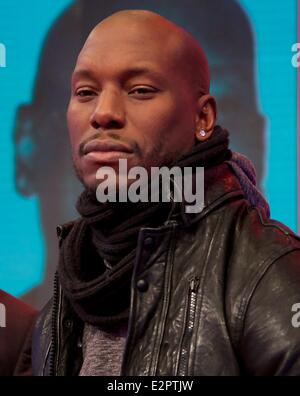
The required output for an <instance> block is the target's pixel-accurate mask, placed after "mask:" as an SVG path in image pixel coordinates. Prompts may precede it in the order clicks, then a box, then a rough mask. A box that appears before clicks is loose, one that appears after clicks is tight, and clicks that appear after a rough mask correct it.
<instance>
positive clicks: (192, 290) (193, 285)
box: [176, 277, 200, 376]
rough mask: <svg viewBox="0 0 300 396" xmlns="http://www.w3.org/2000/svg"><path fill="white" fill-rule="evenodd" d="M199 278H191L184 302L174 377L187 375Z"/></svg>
mask: <svg viewBox="0 0 300 396" xmlns="http://www.w3.org/2000/svg"><path fill="white" fill-rule="evenodd" d="M199 285H200V278H199V277H193V278H192V279H191V280H190V282H189V288H188V295H187V300H186V309H185V312H186V313H185V319H184V326H183V332H182V337H181V342H180V349H179V360H178V365H177V370H176V375H180V376H184V375H188V365H189V357H190V348H191V339H192V335H193V331H194V327H195V317H196V307H197V300H198V289H199Z"/></svg>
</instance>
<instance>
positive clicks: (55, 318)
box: [49, 273, 60, 377]
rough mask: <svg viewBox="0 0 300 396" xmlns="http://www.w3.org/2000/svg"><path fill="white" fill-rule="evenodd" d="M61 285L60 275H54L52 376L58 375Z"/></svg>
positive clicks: (50, 358) (50, 370)
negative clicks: (59, 283)
mask: <svg viewBox="0 0 300 396" xmlns="http://www.w3.org/2000/svg"><path fill="white" fill-rule="evenodd" d="M59 297H60V292H59V285H58V275H57V273H55V275H54V293H53V308H52V320H51V344H50V345H51V350H50V357H49V375H50V376H51V377H53V376H55V375H56V367H55V358H56V352H57V351H58V345H57V343H58V337H57V331H58V311H59Z"/></svg>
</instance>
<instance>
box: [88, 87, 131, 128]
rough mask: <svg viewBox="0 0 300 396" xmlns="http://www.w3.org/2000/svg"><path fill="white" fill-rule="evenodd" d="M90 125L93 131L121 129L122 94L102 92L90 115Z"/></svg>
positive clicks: (123, 117) (123, 121) (108, 91)
mask: <svg viewBox="0 0 300 396" xmlns="http://www.w3.org/2000/svg"><path fill="white" fill-rule="evenodd" d="M90 123H91V125H92V127H93V128H95V129H100V128H103V129H121V128H123V126H124V124H125V112H124V105H123V98H122V93H118V92H116V91H113V90H106V91H105V90H103V91H102V92H101V94H100V95H99V97H98V101H97V105H96V107H95V109H94V111H93V114H92V115H91V119H90Z"/></svg>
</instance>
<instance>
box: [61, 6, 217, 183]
mask: <svg viewBox="0 0 300 396" xmlns="http://www.w3.org/2000/svg"><path fill="white" fill-rule="evenodd" d="M208 92H209V73H208V64H207V60H206V56H205V54H204V52H203V51H202V49H201V48H200V47H199V45H198V44H197V43H196V41H195V40H194V39H193V38H192V37H191V36H190V35H189V34H188V33H186V32H185V31H184V30H183V29H181V28H179V27H178V26H176V25H175V24H173V23H171V22H170V21H168V20H167V19H165V18H163V17H161V16H159V15H157V14H154V13H152V12H149V11H123V12H118V13H116V14H113V15H112V16H110V17H109V18H107V19H105V20H104V21H102V22H101V23H100V24H99V25H97V26H96V27H95V28H94V29H93V31H92V33H91V34H90V35H89V37H88V39H87V41H86V43H85V45H84V47H83V49H82V51H81V53H80V55H79V57H78V60H77V64H76V67H75V70H74V73H73V76H72V93H71V99H70V104H69V108H68V126H69V132H70V137H71V145H72V153H73V160H74V164H75V168H76V170H77V174H78V176H79V178H80V180H82V181H83V183H84V185H85V186H88V187H89V188H95V183H96V178H95V175H96V172H97V169H98V168H99V166H102V165H104V166H105V165H109V166H111V164H114V165H115V166H116V163H117V162H116V160H117V159H120V158H122V159H127V161H128V163H127V167H128V169H131V168H133V167H135V166H142V167H144V168H145V169H146V170H150V168H151V167H153V166H154V167H156V166H161V165H165V164H170V163H173V162H174V161H176V160H177V159H179V158H180V157H181V156H182V155H185V154H186V153H188V152H189V151H190V150H191V149H192V147H193V146H194V145H195V144H196V142H197V141H203V140H206V139H208V138H209V137H210V135H211V134H212V133H213V129H214V123H215V115H216V106H215V101H214V98H212V97H211V96H210V95H209V94H208ZM203 131H205V134H204V135H203ZM95 139H96V140H97V139H98V140H99V139H100V140H102V139H106V140H108V139H110V140H109V142H110V144H112V142H113V143H114V145H115V144H116V141H117V142H118V145H120V142H121V143H122V144H123V146H122V147H124V150H123V151H124V152H123V151H122V147H120V146H118V147H119V149H120V150H121V152H120V153H119V154H118V153H116V152H111V153H110V152H106V153H102V152H94V153H93V152H92V153H89V152H88V149H86V147H88V146H87V145H88V144H89V142H90V141H91V140H95Z"/></svg>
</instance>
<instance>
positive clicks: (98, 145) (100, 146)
mask: <svg viewBox="0 0 300 396" xmlns="http://www.w3.org/2000/svg"><path fill="white" fill-rule="evenodd" d="M112 151H117V152H123V153H130V154H132V153H133V150H132V149H130V147H128V146H126V145H124V144H122V143H119V142H115V141H112V140H92V141H90V142H88V143H86V144H85V146H84V148H83V154H84V155H87V154H89V153H92V152H103V153H107V152H112Z"/></svg>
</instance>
